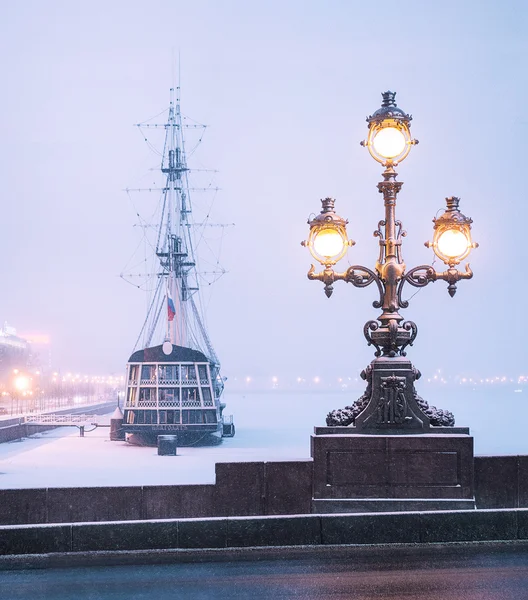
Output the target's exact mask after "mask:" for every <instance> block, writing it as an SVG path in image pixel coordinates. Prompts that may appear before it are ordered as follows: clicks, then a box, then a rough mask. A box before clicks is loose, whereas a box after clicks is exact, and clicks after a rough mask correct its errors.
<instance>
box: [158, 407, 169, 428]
mask: <svg viewBox="0 0 528 600" xmlns="http://www.w3.org/2000/svg"><path fill="white" fill-rule="evenodd" d="M159 422H160V423H161V424H162V425H165V424H166V423H167V411H166V410H160V411H159Z"/></svg>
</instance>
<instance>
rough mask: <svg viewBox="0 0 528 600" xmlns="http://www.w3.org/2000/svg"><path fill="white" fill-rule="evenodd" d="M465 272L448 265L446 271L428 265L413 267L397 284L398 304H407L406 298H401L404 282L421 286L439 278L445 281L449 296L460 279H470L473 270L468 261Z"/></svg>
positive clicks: (402, 305)
mask: <svg viewBox="0 0 528 600" xmlns="http://www.w3.org/2000/svg"><path fill="white" fill-rule="evenodd" d="M465 268H466V271H465V273H464V272H462V271H459V270H458V269H456V268H455V267H454V266H453V267H449V269H447V271H440V272H439V271H435V270H434V269H433V267H431V266H430V265H420V266H419V267H414V269H411V270H410V271H408V272H407V273H405V275H404V276H403V277H402V278H401V281H400V283H399V285H398V306H399V307H400V308H407V307H408V306H409V301H408V300H402V290H403V286H404V285H405V283H409V284H410V285H412V286H413V287H417V288H422V287H425V286H426V285H429V284H430V283H431V282H434V281H437V280H438V279H441V280H443V281H447V283H448V284H449V285H448V286H447V291H448V293H449V295H450V296H451V297H453V296H454V295H455V294H456V289H457V288H456V284H457V282H459V281H460V280H461V279H471V278H472V277H473V271H472V270H471V268H470V266H469V263H466V267H465Z"/></svg>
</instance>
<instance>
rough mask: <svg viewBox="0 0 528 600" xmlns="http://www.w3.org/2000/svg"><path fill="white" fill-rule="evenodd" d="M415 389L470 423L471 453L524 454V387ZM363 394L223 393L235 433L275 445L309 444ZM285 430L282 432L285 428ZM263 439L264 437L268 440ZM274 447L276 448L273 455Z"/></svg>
mask: <svg viewBox="0 0 528 600" xmlns="http://www.w3.org/2000/svg"><path fill="white" fill-rule="evenodd" d="M417 388H418V393H419V394H420V395H421V396H422V397H423V398H424V399H425V400H427V401H428V402H429V404H430V405H434V406H436V407H437V408H443V409H447V410H450V411H451V412H453V413H454V415H455V420H456V425H458V426H460V427H469V428H470V433H471V435H472V436H473V437H474V439H475V454H480V455H490V454H492V455H505V454H528V435H527V425H528V389H525V388H521V389H522V391H517V392H516V391H515V389H519V388H516V387H515V386H514V385H497V386H493V385H482V386H479V387H477V388H471V387H469V386H462V385H460V386H446V387H443V386H441V385H427V384H425V385H421V386H420V385H418V386H417ZM360 395H361V390H360V389H359V388H358V389H357V390H354V391H331V392H324V391H320V392H310V391H306V392H294V391H281V390H278V389H276V390H270V391H266V392H251V393H247V392H246V393H243V392H238V393H230V392H229V391H227V392H226V393H225V395H224V402H226V404H227V407H226V409H225V411H224V412H225V414H231V413H232V414H233V415H234V419H235V424H236V427H237V436H239V435H244V438H245V437H246V436H248V435H249V434H250V433H253V439H254V440H257V439H260V438H262V440H263V441H262V443H264V444H266V445H268V444H269V445H270V447H273V438H274V437H275V438H276V444H275V446H276V445H277V444H279V445H283V444H284V445H287V444H288V439H289V440H290V443H291V444H295V443H302V442H301V440H302V439H306V443H307V444H308V441H309V437H310V434H311V433H313V428H314V426H315V425H318V426H319V425H325V424H326V423H325V417H326V415H327V413H328V412H329V411H331V410H333V409H336V408H343V407H344V406H345V405H349V404H351V403H352V402H353V401H354V400H356V399H357V398H358V397H359V396H360ZM286 432H289V435H286V436H284V433H286ZM266 438H267V439H266ZM307 448H309V446H307ZM276 451H277V447H275V448H274V454H275V453H276Z"/></svg>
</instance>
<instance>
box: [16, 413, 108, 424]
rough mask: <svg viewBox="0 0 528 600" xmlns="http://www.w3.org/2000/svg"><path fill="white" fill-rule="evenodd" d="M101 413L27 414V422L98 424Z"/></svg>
mask: <svg viewBox="0 0 528 600" xmlns="http://www.w3.org/2000/svg"><path fill="white" fill-rule="evenodd" d="M99 418H100V417H99V415H54V414H34V415H27V416H26V417H25V422H26V423H30V424H32V425H98V424H99V421H98V419H99Z"/></svg>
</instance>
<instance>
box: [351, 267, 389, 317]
mask: <svg viewBox="0 0 528 600" xmlns="http://www.w3.org/2000/svg"><path fill="white" fill-rule="evenodd" d="M344 279H345V281H346V282H347V283H351V284H352V285H353V286H354V287H357V288H364V287H367V286H368V285H370V284H371V283H372V282H373V281H375V282H376V285H377V286H378V292H379V300H374V302H373V303H372V306H373V307H374V308H381V307H382V306H383V294H384V289H383V284H382V282H381V279H380V278H379V276H378V274H377V273H375V272H374V271H371V270H370V269H367V267H362V266H361V265H353V266H351V267H349V268H348V269H347V270H346V273H345V278H344Z"/></svg>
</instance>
